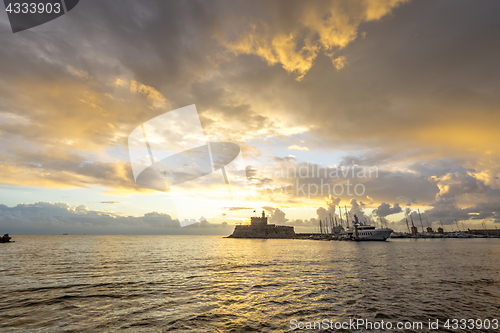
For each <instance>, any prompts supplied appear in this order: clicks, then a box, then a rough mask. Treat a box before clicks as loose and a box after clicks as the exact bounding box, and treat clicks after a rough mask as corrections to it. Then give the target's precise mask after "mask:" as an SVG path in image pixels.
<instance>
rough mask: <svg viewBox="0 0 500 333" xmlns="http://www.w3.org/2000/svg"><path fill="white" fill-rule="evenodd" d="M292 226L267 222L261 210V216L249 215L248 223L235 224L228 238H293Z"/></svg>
mask: <svg viewBox="0 0 500 333" xmlns="http://www.w3.org/2000/svg"><path fill="white" fill-rule="evenodd" d="M295 236H296V235H295V231H294V228H293V227H289V226H284V225H274V224H268V223H267V216H266V214H265V213H264V211H262V216H261V217H256V216H255V217H251V218H250V224H249V225H237V226H235V227H234V231H233V234H232V235H230V236H229V238H288V239H289V238H295Z"/></svg>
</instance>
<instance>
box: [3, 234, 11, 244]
mask: <svg viewBox="0 0 500 333" xmlns="http://www.w3.org/2000/svg"><path fill="white" fill-rule="evenodd" d="M10 240H11V237H10V236H9V234H5V235H3V237H1V238H0V243H10Z"/></svg>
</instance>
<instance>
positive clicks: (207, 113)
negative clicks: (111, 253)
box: [0, 0, 500, 233]
mask: <svg viewBox="0 0 500 333" xmlns="http://www.w3.org/2000/svg"><path fill="white" fill-rule="evenodd" d="M499 13H500V2H498V1H479V2H478V1H427V0H422V1H399V0H387V1H368V0H363V1H357V0H349V1H347V0H346V1H290V0H286V1H260V2H258V1H125V0H122V1H107V0H103V1H81V2H80V3H79V4H78V5H77V6H76V7H75V8H74V9H73V10H72V11H71V12H69V13H68V14H66V15H64V16H62V17H60V18H57V19H55V20H53V21H51V22H48V23H46V24H44V25H41V26H38V27H35V28H32V29H30V30H26V31H22V32H18V33H15V34H14V33H12V31H11V28H10V26H9V20H8V18H7V15H6V13H5V12H4V11H3V10H2V11H1V12H0V145H1V148H0V158H1V161H0V199H1V200H0V232H2V233H3V232H10V233H61V232H74V233H183V232H182V231H179V230H178V229H180V228H179V227H178V224H179V222H178V221H177V214H176V211H175V206H174V205H173V202H172V198H171V196H170V194H169V193H168V192H165V191H155V190H149V189H146V188H143V187H141V186H138V185H137V184H136V183H135V182H134V177H133V174H132V168H131V163H130V159H129V152H128V141H127V140H128V136H129V135H130V133H131V132H132V131H133V130H134V129H135V128H137V127H138V126H140V125H141V124H142V123H144V122H146V121H148V120H150V119H152V118H154V117H156V116H159V115H162V114H164V113H166V112H168V111H172V110H175V109H178V108H181V107H185V106H188V105H193V104H194V105H196V108H197V111H198V114H199V118H200V121H201V126H202V128H203V132H204V134H205V136H206V138H207V140H209V141H221V142H232V143H236V144H238V145H239V146H240V148H241V150H242V154H243V159H244V161H245V166H246V170H247V175H248V185H249V194H248V196H247V197H246V201H245V202H244V205H240V206H238V207H233V208H232V209H227V210H226V211H223V210H219V211H216V212H215V213H213V212H210V213H209V212H202V211H200V212H198V211H195V213H194V214H195V215H196V216H197V217H196V218H195V220H197V221H198V220H200V219H201V218H202V217H203V218H206V220H207V221H208V222H209V223H210V224H207V223H205V224H203V225H202V228H199V229H197V230H198V231H199V233H218V232H220V231H221V230H223V232H222V233H225V232H227V230H232V228H225V227H218V226H214V225H215V224H220V223H222V222H227V223H228V224H230V225H231V224H234V223H239V222H245V221H247V220H248V218H249V217H250V216H252V215H253V211H254V210H257V212H260V211H261V210H262V209H264V210H266V211H267V212H268V214H270V215H271V222H272V223H277V224H288V225H295V226H297V227H299V228H303V229H304V230H305V229H306V228H310V229H311V230H312V229H313V228H315V226H316V225H317V223H318V222H317V221H318V219H319V218H321V219H324V218H325V217H327V216H328V214H333V213H334V212H337V213H338V207H342V209H344V207H347V209H348V210H349V211H350V213H351V215H353V214H357V215H358V216H360V217H362V218H363V219H371V220H373V221H377V223H380V222H381V221H382V222H384V221H387V223H388V226H390V227H392V228H393V229H395V230H406V224H405V222H404V217H405V212H408V213H412V212H413V214H416V212H417V210H420V212H422V213H424V216H425V218H426V219H427V220H428V221H429V223H430V224H431V223H432V224H433V226H434V227H437V226H440V225H441V222H442V223H443V224H444V226H445V230H446V229H447V230H448V231H451V230H452V229H456V224H455V222H454V220H455V219H456V220H458V221H463V223H464V226H465V227H466V228H467V227H468V228H471V229H472V228H483V225H482V223H484V224H485V225H486V226H487V227H488V228H495V226H498V223H500V178H499V176H500V150H499V144H500V66H499V64H498V62H499V59H500V42H499V41H500V20H499V19H498V17H499ZM301 167H302V170H303V171H304V170H310V171H312V170H317V168H318V167H319V168H323V170H327V171H328V173H329V174H331V173H332V172H333V173H335V172H338V173H340V176H339V177H337V178H334V177H327V179H323V178H322V177H317V175H316V176H312V175H311V174H309V175H308V176H306V177H304V176H300V175H295V176H293V175H290V174H288V175H287V174H284V173H283V172H281V171H283V170H284V171H286V170H293V169H295V170H299V169H300V168H301ZM370 167H371V168H372V170H375V169H376V170H377V174H376V175H374V174H372V175H371V177H364V178H363V177H361V178H360V177H358V176H357V175H358V174H357V173H358V172H360V171H362V170H365V169H366V168H370ZM352 170H355V172H356V174H355V177H352V175H353V174H352V172H351V173H350V174H349V175H347V176H345V177H344V176H343V175H342V171H343V172H344V173H346V172H347V171H352ZM313 173H314V172H313ZM347 181H350V182H351V183H353V184H362V185H363V187H362V188H363V189H364V191H363V193H362V195H357V194H353V195H348V194H347V193H345V192H344V193H343V194H340V195H335V194H331V196H328V195H324V194H323V195H321V194H320V193H312V194H311V193H305V192H304V193H302V192H300V191H297V189H298V187H299V186H300V185H305V188H306V189H307V187H308V186H309V188H312V189H314V188H315V187H314V186H313V185H311V184H315V185H319V186H321V184H325V182H326V183H328V184H329V185H330V186H331V187H333V186H334V185H335V184H339V187H337V189H340V186H345V184H346V182H347ZM279 188H288V189H289V190H290V193H291V194H290V193H288V194H287V193H281V194H280V193H278V191H276V189H279ZM359 189H361V187H359ZM191 190H192V191H193V193H204V192H203V191H206V190H207V189H204V188H196V187H193V188H192V189H191ZM193 206H196V204H193ZM193 209H195V208H193ZM414 216H416V215H414ZM179 219H180V218H179ZM440 221H441V222H440ZM212 224H213V225H212ZM460 227H462V226H460ZM211 228H212V229H211ZM217 228H221V229H217ZM183 229H184V228H183ZM205 229H206V230H205ZM207 230H208V231H207ZM214 230H215V231H214ZM198 231H196V232H198Z"/></svg>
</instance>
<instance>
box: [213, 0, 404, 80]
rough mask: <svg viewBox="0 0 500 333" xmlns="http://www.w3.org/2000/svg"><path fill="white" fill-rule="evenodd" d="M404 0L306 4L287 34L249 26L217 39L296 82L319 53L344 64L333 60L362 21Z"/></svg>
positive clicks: (267, 26)
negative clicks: (235, 34)
mask: <svg viewBox="0 0 500 333" xmlns="http://www.w3.org/2000/svg"><path fill="white" fill-rule="evenodd" d="M404 2H407V0H385V1H384V0H381V1H366V0H360V1H354V0H352V1H332V2H329V3H328V6H327V7H326V8H324V7H323V5H324V3H321V4H318V3H313V2H306V3H305V4H304V5H303V6H304V8H302V12H303V13H304V14H303V15H302V17H301V19H300V20H299V22H297V24H296V25H295V26H296V28H293V29H291V30H290V31H280V29H279V28H278V27H276V26H274V25H273V24H270V23H266V22H263V21H259V22H258V23H252V24H250V25H249V26H248V28H247V29H246V30H245V31H244V32H243V33H241V34H240V35H239V36H238V37H237V38H235V39H233V40H228V39H227V38H226V37H225V38H222V39H221V43H222V44H223V45H224V46H225V47H226V48H227V49H228V50H229V51H230V52H232V53H233V54H235V55H240V54H254V55H257V56H259V57H261V58H263V59H264V60H266V61H267V63H268V64H269V65H270V66H272V65H275V64H277V63H280V64H281V65H282V66H283V68H284V69H285V70H286V71H287V72H288V73H291V74H293V75H294V76H295V79H296V80H298V81H300V80H301V79H302V78H303V77H304V75H305V74H306V73H307V72H308V71H309V69H310V68H311V67H312V65H313V63H314V60H315V59H316V57H317V56H318V53H319V52H320V51H323V52H325V54H326V55H328V56H329V57H331V58H332V62H333V65H334V66H335V68H336V69H341V68H342V67H344V66H345V65H346V63H347V61H346V60H347V59H346V57H345V56H341V57H336V56H335V53H336V51H338V50H341V49H342V48H344V47H346V46H347V45H348V44H349V43H350V42H352V41H353V40H355V39H356V37H357V35H358V27H359V25H360V24H361V23H363V22H369V21H376V20H379V19H381V18H382V17H384V16H386V15H387V14H389V13H390V12H391V11H392V9H394V8H395V7H397V6H398V5H400V4H402V3H404Z"/></svg>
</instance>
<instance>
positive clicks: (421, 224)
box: [417, 209, 424, 233]
mask: <svg viewBox="0 0 500 333" xmlns="http://www.w3.org/2000/svg"><path fill="white" fill-rule="evenodd" d="M417 210H418V217H419V218H420V226H421V227H422V233H424V224H423V223H422V215H420V209H417Z"/></svg>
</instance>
